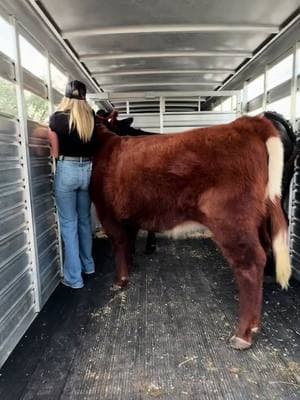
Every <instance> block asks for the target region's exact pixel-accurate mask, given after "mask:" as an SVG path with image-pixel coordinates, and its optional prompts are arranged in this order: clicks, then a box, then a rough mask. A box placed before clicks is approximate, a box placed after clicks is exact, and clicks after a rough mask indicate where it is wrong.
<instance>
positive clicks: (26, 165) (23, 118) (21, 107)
mask: <svg viewBox="0 0 300 400" xmlns="http://www.w3.org/2000/svg"><path fill="white" fill-rule="evenodd" d="M10 20H11V24H12V26H13V33H14V44H15V52H16V57H15V61H16V63H15V69H16V89H17V103H18V114H19V124H20V136H21V163H22V164H23V173H24V176H23V181H24V189H25V202H26V211H27V218H28V220H27V223H28V237H29V242H28V248H29V260H30V265H31V271H32V277H33V288H34V295H35V296H34V298H35V311H36V312H38V311H40V309H41V286H40V276H39V263H38V255H37V242H36V234H35V226H34V221H33V210H32V192H31V188H30V183H31V173H30V158H29V146H28V129H27V115H26V105H25V101H24V87H23V71H22V67H21V52H20V41H19V28H18V22H17V20H16V18H15V17H11V18H10Z"/></svg>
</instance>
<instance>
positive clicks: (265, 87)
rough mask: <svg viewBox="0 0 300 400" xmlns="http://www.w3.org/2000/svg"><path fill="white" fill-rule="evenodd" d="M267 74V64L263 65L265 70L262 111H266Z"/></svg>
mask: <svg viewBox="0 0 300 400" xmlns="http://www.w3.org/2000/svg"><path fill="white" fill-rule="evenodd" d="M267 74H268V65H266V66H265V70H264V93H263V100H262V109H263V111H266V109H267V104H268V92H267Z"/></svg>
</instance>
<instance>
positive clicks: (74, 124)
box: [57, 97, 95, 142]
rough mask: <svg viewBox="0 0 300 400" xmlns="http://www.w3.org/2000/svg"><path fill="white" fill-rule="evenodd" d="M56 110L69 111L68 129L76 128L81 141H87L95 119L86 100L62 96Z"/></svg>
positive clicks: (90, 135)
mask: <svg viewBox="0 0 300 400" xmlns="http://www.w3.org/2000/svg"><path fill="white" fill-rule="evenodd" d="M57 110H58V111H63V112H70V122H69V127H70V130H71V129H76V130H77V132H78V135H79V137H80V139H81V140H82V141H83V142H89V141H90V140H91V137H92V134H93V130H94V123H95V121H94V115H93V110H92V108H91V107H90V106H89V104H88V102H87V101H86V100H78V99H70V98H69V97H63V99H62V101H61V102H60V104H59V105H58V108H57Z"/></svg>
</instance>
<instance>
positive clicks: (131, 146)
mask: <svg viewBox="0 0 300 400" xmlns="http://www.w3.org/2000/svg"><path fill="white" fill-rule="evenodd" d="M96 140H97V141H98V143H97V148H98V150H97V154H96V155H95V160H94V166H93V172H92V180H91V191H92V199H93V201H94V203H95V206H96V209H97V213H98V216H99V219H100V221H101V223H102V225H103V227H104V229H105V231H106V233H107V235H108V236H109V238H110V239H111V241H112V243H113V246H114V249H115V253H116V266H117V281H116V284H117V286H118V287H123V286H125V285H126V284H127V282H128V273H129V270H130V265H131V263H132V260H131V248H132V245H133V243H134V240H135V237H136V234H137V231H138V229H140V228H141V229H145V230H150V231H157V232H165V231H173V232H175V233H178V232H179V231H185V232H186V231H187V230H190V229H193V228H195V226H196V227H197V226H200V224H201V225H205V226H206V227H208V228H209V229H210V230H211V231H212V233H213V238H214V240H215V241H216V243H217V244H218V245H219V247H220V248H221V250H222V252H223V254H224V256H225V257H226V259H227V260H228V262H229V263H230V264H231V265H232V267H233V270H234V274H235V278H236V282H237V286H238V289H239V302H240V319H239V324H238V327H237V329H236V333H235V335H234V336H233V337H232V338H231V341H230V343H231V346H232V347H234V348H236V349H246V348H248V347H250V346H251V343H252V334H253V332H256V331H257V330H258V329H259V327H260V323H261V306H262V281H263V271H264V266H265V263H266V251H267V250H268V248H269V245H270V242H272V247H273V252H274V255H275V258H276V275H277V281H278V282H279V283H280V285H281V286H282V287H283V288H287V286H288V281H289V278H290V274H291V266H290V259H289V254H288V247H287V224H286V220H285V218H284V214H283V211H282V208H281V204H280V192H281V188H280V185H281V179H282V169H283V146H282V142H281V140H280V138H279V136H278V133H277V131H276V129H275V128H274V126H273V125H272V123H271V122H270V121H269V120H267V119H266V118H260V117H242V118H239V119H237V120H236V121H234V122H232V123H230V124H226V125H219V126H213V127H209V128H203V129H193V130H190V131H187V132H183V133H176V134H169V135H158V136H147V137H137V138H132V137H119V136H117V135H115V134H114V133H112V132H111V131H110V130H109V129H108V128H107V127H106V126H105V125H103V124H101V123H100V124H99V125H98V126H97V139H96ZM269 225H270V226H271V229H270V232H269Z"/></svg>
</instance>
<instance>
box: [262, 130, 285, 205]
mask: <svg viewBox="0 0 300 400" xmlns="http://www.w3.org/2000/svg"><path fill="white" fill-rule="evenodd" d="M266 146H267V151H268V154H269V166H268V174H269V181H268V194H269V198H270V200H271V201H273V202H274V200H275V197H276V196H278V197H281V180H282V172H283V145H282V142H281V139H280V138H279V137H271V138H269V139H268V140H267V141H266Z"/></svg>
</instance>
